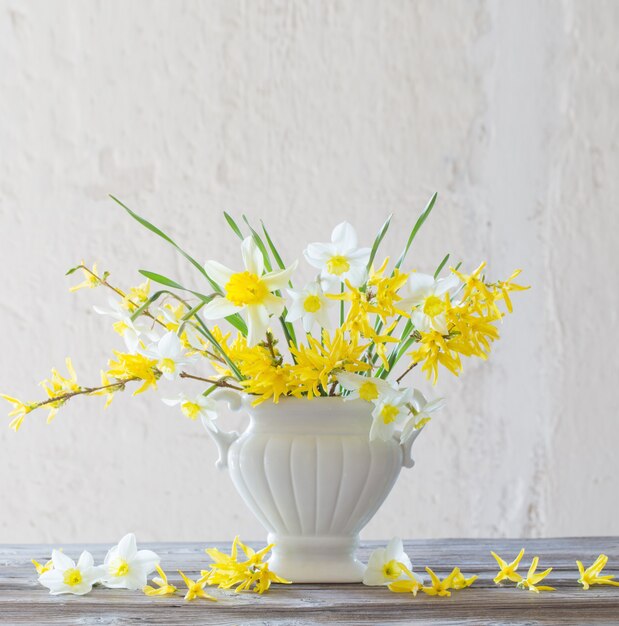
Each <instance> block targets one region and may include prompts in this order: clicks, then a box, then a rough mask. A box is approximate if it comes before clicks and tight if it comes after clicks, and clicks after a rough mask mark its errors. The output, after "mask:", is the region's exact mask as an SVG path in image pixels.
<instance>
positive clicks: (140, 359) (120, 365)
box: [103, 351, 161, 396]
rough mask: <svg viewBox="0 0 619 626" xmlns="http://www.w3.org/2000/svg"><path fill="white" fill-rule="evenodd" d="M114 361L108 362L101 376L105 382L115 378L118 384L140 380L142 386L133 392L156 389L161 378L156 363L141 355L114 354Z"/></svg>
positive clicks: (135, 393)
mask: <svg viewBox="0 0 619 626" xmlns="http://www.w3.org/2000/svg"><path fill="white" fill-rule="evenodd" d="M114 354H115V355H116V361H114V360H110V362H109V364H108V366H109V369H108V371H107V372H105V373H104V374H103V376H105V378H106V379H107V380H109V378H115V379H116V380H117V381H119V382H127V381H129V380H141V381H142V385H141V386H140V387H139V388H138V389H137V390H136V391H135V392H134V394H133V395H134V396H135V395H137V394H138V393H142V392H143V391H146V390H147V389H148V388H149V387H154V388H156V387H157V380H159V378H161V372H160V371H159V370H158V369H157V361H156V360H154V359H149V358H148V357H146V356H144V355H142V354H129V353H125V352H116V351H115V352H114Z"/></svg>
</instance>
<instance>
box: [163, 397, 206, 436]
mask: <svg viewBox="0 0 619 626" xmlns="http://www.w3.org/2000/svg"><path fill="white" fill-rule="evenodd" d="M163 403H164V404H167V405H168V406H177V405H179V404H180V407H181V413H182V414H183V415H185V416H186V417H188V418H189V419H191V420H195V419H198V417H200V418H203V422H204V423H205V424H206V425H208V426H209V427H211V430H216V429H215V427H214V425H213V424H212V422H213V421H214V420H216V419H217V411H216V410H215V402H214V401H213V400H212V399H211V398H209V397H208V396H204V395H202V394H198V395H197V396H192V397H189V396H187V395H185V394H184V393H180V394H179V395H178V396H177V397H176V398H163Z"/></svg>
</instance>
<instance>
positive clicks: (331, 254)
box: [304, 222, 371, 292]
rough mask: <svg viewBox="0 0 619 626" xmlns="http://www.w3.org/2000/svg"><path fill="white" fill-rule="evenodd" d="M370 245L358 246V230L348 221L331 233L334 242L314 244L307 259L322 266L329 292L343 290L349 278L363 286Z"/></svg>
mask: <svg viewBox="0 0 619 626" xmlns="http://www.w3.org/2000/svg"><path fill="white" fill-rule="evenodd" d="M370 252H371V250H370V248H357V233H356V232H355V229H354V228H353V227H352V226H351V225H350V224H349V223H348V222H342V223H341V224H338V225H337V226H336V227H335V228H334V229H333V233H331V243H310V244H309V245H308V246H307V248H306V249H305V253H304V254H305V258H306V259H307V261H308V263H309V264H310V265H313V266H314V267H317V268H318V269H320V276H321V278H322V279H323V282H324V285H323V287H324V289H325V291H329V292H333V291H337V290H339V284H340V283H343V282H344V281H346V280H347V281H348V282H349V283H350V284H351V285H352V286H353V287H359V286H361V285H362V284H363V283H364V282H365V279H366V278H367V264H368V261H369V260H370Z"/></svg>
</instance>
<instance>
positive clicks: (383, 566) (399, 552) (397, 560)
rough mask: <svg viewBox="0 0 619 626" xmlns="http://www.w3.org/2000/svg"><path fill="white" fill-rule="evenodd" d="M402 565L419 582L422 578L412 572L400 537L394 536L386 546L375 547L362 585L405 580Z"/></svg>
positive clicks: (405, 576)
mask: <svg viewBox="0 0 619 626" xmlns="http://www.w3.org/2000/svg"><path fill="white" fill-rule="evenodd" d="M402 565H404V566H405V567H406V568H407V569H408V571H409V572H410V573H411V574H412V575H413V576H414V577H415V578H416V579H417V580H418V581H419V582H420V583H423V579H422V578H421V576H419V575H418V574H415V573H414V572H413V566H412V565H411V560H410V559H409V558H408V555H407V554H406V552H404V545H403V543H402V540H401V539H398V538H397V537H394V538H393V539H392V540H391V541H390V542H389V543H388V544H387V547H386V548H377V549H376V550H374V552H372V554H371V555H370V560H369V561H368V566H367V569H366V570H365V574H364V575H363V584H364V585H372V586H374V585H388V584H389V583H392V582H394V581H396V580H406V579H407V578H408V576H407V574H406V572H405V570H404V569H403V568H402Z"/></svg>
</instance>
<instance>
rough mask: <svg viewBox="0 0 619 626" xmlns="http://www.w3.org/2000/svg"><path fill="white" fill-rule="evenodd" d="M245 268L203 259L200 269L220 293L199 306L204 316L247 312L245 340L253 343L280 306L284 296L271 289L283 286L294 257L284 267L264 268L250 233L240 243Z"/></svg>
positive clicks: (262, 336) (262, 332)
mask: <svg viewBox="0 0 619 626" xmlns="http://www.w3.org/2000/svg"><path fill="white" fill-rule="evenodd" d="M241 250H242V253H243V263H244V265H245V270H244V271H242V272H234V271H233V270H231V269H229V268H227V267H226V266H225V265H222V264H221V263H218V262H217V261H207V262H206V263H205V264H204V269H205V270H206V272H207V273H208V275H209V276H210V277H211V278H212V279H213V280H215V281H216V282H217V283H219V284H220V285H221V287H222V289H223V291H224V294H223V296H220V297H216V298H213V300H211V301H210V302H209V303H208V304H206V305H205V306H204V308H203V309H202V314H203V316H204V318H205V319H207V320H218V319H222V318H224V317H228V316H229V315H234V314H235V313H240V312H242V311H244V312H245V313H247V344H248V345H249V346H254V345H255V344H256V343H258V342H259V341H261V340H262V339H263V338H264V336H265V334H266V331H267V329H268V327H269V317H270V316H271V315H275V316H276V317H277V316H279V315H281V314H282V311H283V310H284V299H283V298H281V297H280V296H276V295H275V294H274V293H273V292H274V291H278V290H280V289H284V288H285V287H286V285H287V284H288V280H289V279H290V276H291V274H292V273H293V272H294V270H295V269H296V267H297V262H296V261H295V262H294V263H293V264H292V265H291V266H290V267H287V268H286V269H283V270H280V271H277V272H269V273H268V274H263V272H264V258H263V256H262V253H261V252H260V250H259V249H258V246H257V245H256V243H255V241H254V240H253V239H252V238H251V237H247V238H246V239H244V240H243V244H242V246H241Z"/></svg>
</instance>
